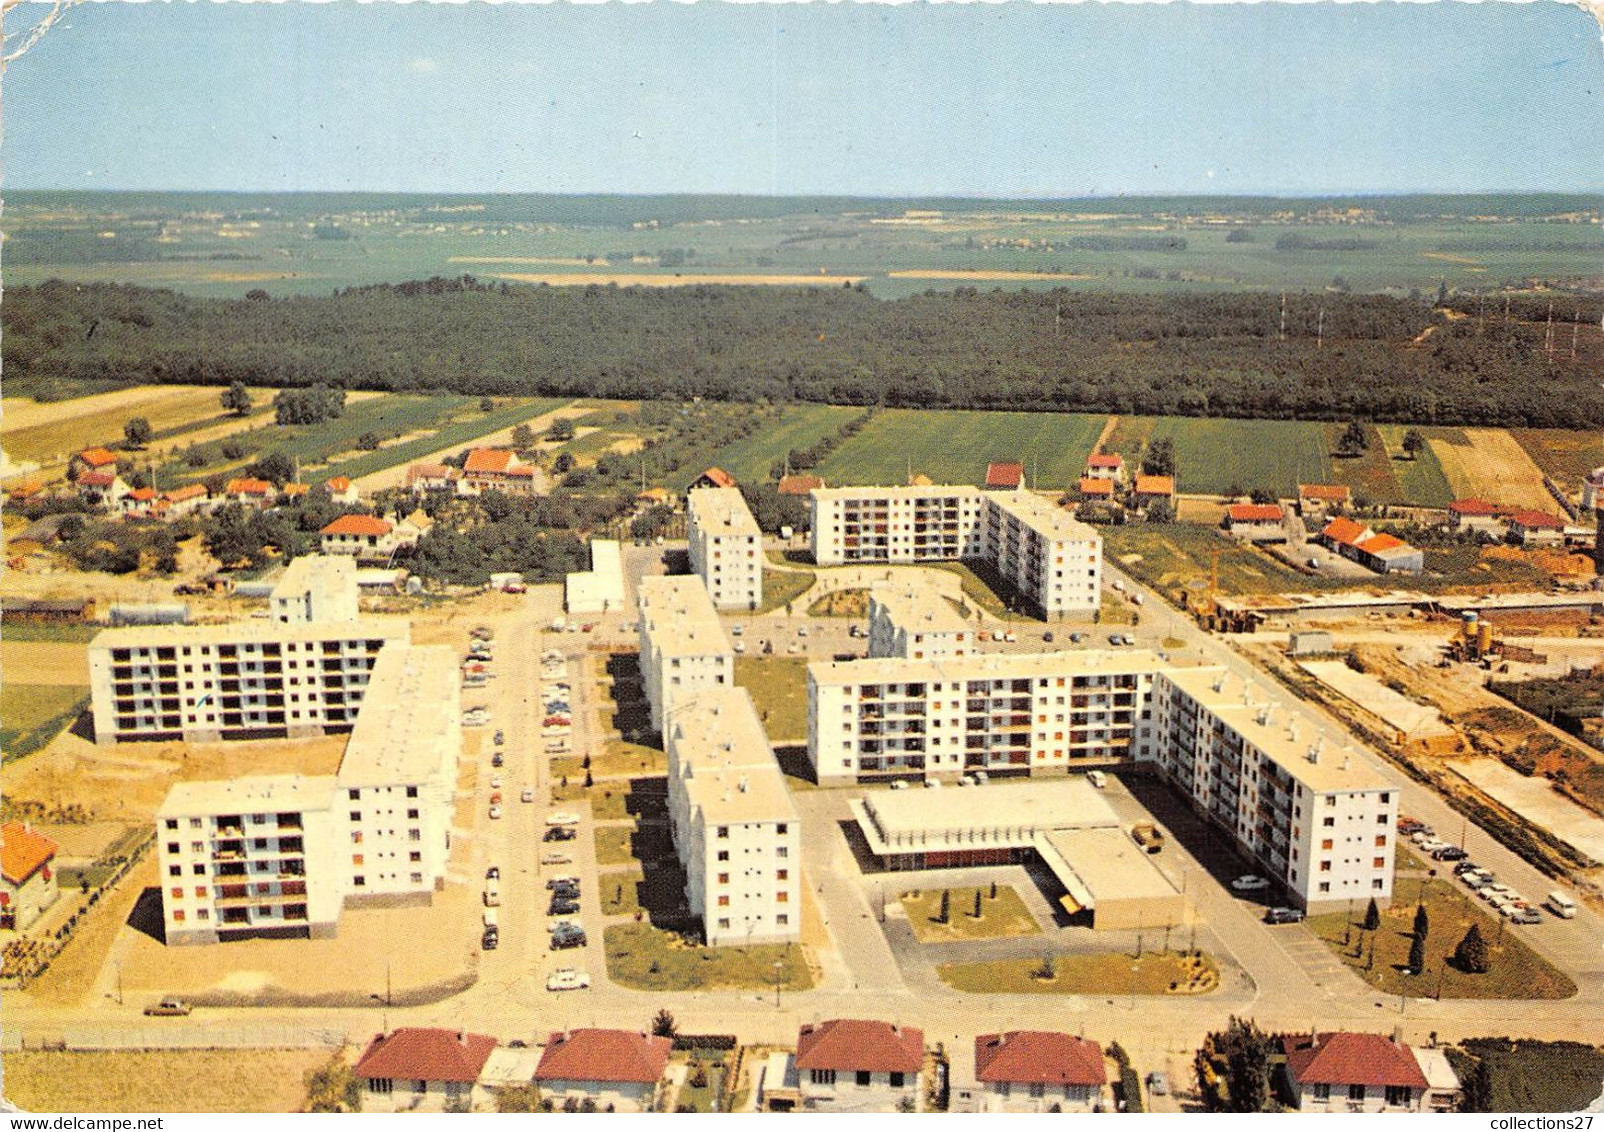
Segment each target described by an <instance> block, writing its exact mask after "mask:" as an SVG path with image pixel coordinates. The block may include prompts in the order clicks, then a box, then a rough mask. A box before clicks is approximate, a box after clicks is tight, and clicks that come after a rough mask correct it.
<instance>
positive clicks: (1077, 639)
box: [1069, 633, 1086, 645]
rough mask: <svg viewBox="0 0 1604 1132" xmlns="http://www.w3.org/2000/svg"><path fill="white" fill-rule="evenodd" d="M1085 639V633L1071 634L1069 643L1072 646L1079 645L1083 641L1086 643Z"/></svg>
mask: <svg viewBox="0 0 1604 1132" xmlns="http://www.w3.org/2000/svg"><path fill="white" fill-rule="evenodd" d="M1085 639H1086V634H1085V633H1071V634H1070V635H1069V643H1070V644H1072V645H1078V644H1080V643H1081V642H1082V641H1084V640H1085Z"/></svg>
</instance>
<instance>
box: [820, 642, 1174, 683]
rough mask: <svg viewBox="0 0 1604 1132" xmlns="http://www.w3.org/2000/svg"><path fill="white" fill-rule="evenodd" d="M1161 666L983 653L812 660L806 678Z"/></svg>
mask: <svg viewBox="0 0 1604 1132" xmlns="http://www.w3.org/2000/svg"><path fill="white" fill-rule="evenodd" d="M1162 665H1163V662H1162V661H1160V660H1159V657H1158V654H1157V653H1156V652H1153V651H1152V650H1151V649H1120V650H1118V651H1117V652H1116V651H1114V650H1111V649H1086V650H1079V651H1074V652H1028V653H982V654H979V655H972V656H953V657H934V658H931V659H927V660H908V659H904V658H903V657H895V656H888V657H868V658H866V659H858V660H817V661H814V662H813V663H812V664H809V665H808V679H810V680H813V681H814V682H815V683H819V684H906V683H909V682H922V683H928V682H930V681H934V680H1007V679H1038V678H1042V677H1054V676H1101V675H1124V674H1127V673H1133V672H1134V673H1152V672H1156V671H1157V670H1158V669H1159V668H1161V667H1162Z"/></svg>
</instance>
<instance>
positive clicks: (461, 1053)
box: [351, 1027, 496, 1112]
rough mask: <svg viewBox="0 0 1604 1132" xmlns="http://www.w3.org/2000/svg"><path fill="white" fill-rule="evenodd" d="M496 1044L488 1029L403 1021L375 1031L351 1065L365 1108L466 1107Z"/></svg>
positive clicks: (438, 1108) (436, 1108)
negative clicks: (402, 1024)
mask: <svg viewBox="0 0 1604 1132" xmlns="http://www.w3.org/2000/svg"><path fill="white" fill-rule="evenodd" d="M495 1048H496V1039H495V1038H492V1037H491V1036H490V1035H488V1034H469V1033H466V1032H464V1031H462V1030H447V1029H442V1028H439V1027H403V1028H401V1029H399V1030H392V1031H391V1032H390V1033H388V1034H375V1035H374V1037H373V1040H372V1041H370V1042H369V1043H368V1047H367V1049H365V1050H363V1051H362V1056H361V1058H359V1059H358V1060H357V1063H356V1067H355V1068H354V1069H353V1070H352V1071H351V1072H352V1074H353V1075H354V1076H355V1077H356V1079H357V1081H358V1082H360V1083H361V1085H362V1088H363V1090H364V1096H363V1102H362V1108H363V1111H365V1112H403V1111H409V1110H429V1109H432V1110H435V1111H439V1110H441V1109H447V1108H450V1109H459V1108H466V1106H467V1105H468V1103H469V1101H470V1099H471V1097H472V1094H473V1086H474V1083H475V1082H477V1081H478V1080H479V1074H480V1073H481V1072H482V1071H483V1070H484V1067H485V1062H486V1061H488V1060H490V1053H491V1051H492V1050H494V1049H495Z"/></svg>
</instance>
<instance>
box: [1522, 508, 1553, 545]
mask: <svg viewBox="0 0 1604 1132" xmlns="http://www.w3.org/2000/svg"><path fill="white" fill-rule="evenodd" d="M1508 521H1509V538H1510V541H1511V542H1517V543H1519V544H1520V545H1521V546H1560V545H1562V544H1563V543H1564V542H1565V520H1564V519H1561V518H1559V517H1557V516H1555V515H1550V514H1549V513H1548V512H1546V511H1530V510H1528V511H1516V512H1514V513H1513V514H1511V515H1510V516H1509V520H1508Z"/></svg>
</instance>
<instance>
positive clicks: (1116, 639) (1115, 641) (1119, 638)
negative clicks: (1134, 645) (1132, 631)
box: [1108, 633, 1125, 645]
mask: <svg viewBox="0 0 1604 1132" xmlns="http://www.w3.org/2000/svg"><path fill="white" fill-rule="evenodd" d="M1108 643H1109V644H1111V645H1123V644H1124V643H1125V635H1124V634H1123V633H1110V634H1109V635H1108Z"/></svg>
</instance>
